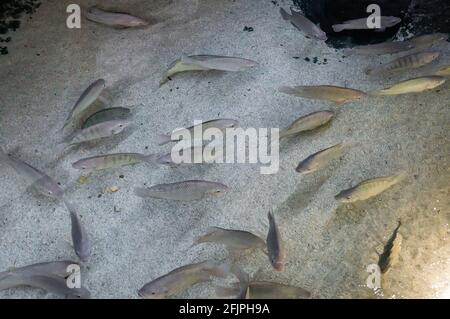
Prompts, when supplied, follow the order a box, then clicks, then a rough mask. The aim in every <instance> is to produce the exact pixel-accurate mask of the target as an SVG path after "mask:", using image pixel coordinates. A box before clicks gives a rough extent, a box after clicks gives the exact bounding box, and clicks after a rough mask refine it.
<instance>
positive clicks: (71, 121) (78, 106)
mask: <svg viewBox="0 0 450 319" xmlns="http://www.w3.org/2000/svg"><path fill="white" fill-rule="evenodd" d="M105 87H106V82H105V80H103V79H99V80H97V81H95V82H94V83H92V84H91V85H89V87H88V88H87V89H86V90H85V91H84V92H83V94H81V96H80V98H79V99H78V101H77V102H76V103H75V105H74V107H73V108H72V110H71V111H70V113H69V116H68V117H67V119H66V122H65V123H64V127H63V131H65V130H66V129H68V127H69V126H72V127H73V128H78V127H79V126H81V124H82V122H83V121H84V120H85V119H86V118H87V117H89V115H90V114H92V113H95V112H96V111H98V110H99V109H102V108H103V106H104V105H103V104H102V103H101V102H98V103H94V102H96V101H98V99H99V97H100V94H101V93H102V92H103V90H104V89H105ZM91 105H92V106H91Z"/></svg>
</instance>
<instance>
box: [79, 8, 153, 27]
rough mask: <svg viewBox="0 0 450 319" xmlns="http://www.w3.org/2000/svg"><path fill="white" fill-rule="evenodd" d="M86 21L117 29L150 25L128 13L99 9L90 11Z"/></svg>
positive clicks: (90, 9)
mask: <svg viewBox="0 0 450 319" xmlns="http://www.w3.org/2000/svg"><path fill="white" fill-rule="evenodd" d="M86 19H88V20H90V21H93V22H97V23H100V24H104V25H107V26H111V27H116V28H137V27H145V26H148V25H149V22H148V21H146V20H144V19H141V18H138V17H135V16H132V15H129V14H127V13H120V12H109V11H105V10H102V9H99V8H97V7H91V8H89V9H88V11H87V13H86Z"/></svg>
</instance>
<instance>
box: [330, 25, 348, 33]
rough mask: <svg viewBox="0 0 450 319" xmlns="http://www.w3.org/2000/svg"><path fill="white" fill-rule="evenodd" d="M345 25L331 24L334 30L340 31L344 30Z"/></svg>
mask: <svg viewBox="0 0 450 319" xmlns="http://www.w3.org/2000/svg"><path fill="white" fill-rule="evenodd" d="M344 28H345V26H344V25H343V24H335V25H333V31H334V32H342V31H344Z"/></svg>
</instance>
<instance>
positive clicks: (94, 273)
mask: <svg viewBox="0 0 450 319" xmlns="http://www.w3.org/2000/svg"><path fill="white" fill-rule="evenodd" d="M79 2H80V4H82V5H86V6H87V5H88V4H89V5H90V4H93V3H94V2H95V1H79ZM97 2H98V3H103V1H97ZM69 3H71V1H66V0H61V1H60V0H58V1H55V0H53V1H50V0H48V1H44V2H43V4H42V6H41V8H40V9H39V10H38V12H37V13H36V14H35V15H34V16H33V19H32V20H29V21H27V22H24V23H23V26H22V27H21V29H19V30H18V31H17V32H16V33H15V34H14V39H13V41H12V42H11V43H10V44H9V51H10V54H8V55H6V56H2V57H0V74H1V76H2V78H1V85H0V139H1V143H0V145H1V147H2V148H3V149H4V150H5V151H7V152H11V153H14V154H16V155H20V156H21V158H22V159H24V160H25V161H27V162H29V163H30V164H32V165H34V166H36V167H39V168H40V169H43V170H44V171H46V172H47V173H48V174H49V175H50V176H52V177H54V178H55V179H56V180H57V181H59V182H60V183H61V184H62V185H63V187H64V188H65V189H66V192H67V197H68V198H69V199H70V200H71V201H72V202H73V203H74V204H76V206H77V209H78V212H79V214H80V215H81V216H82V220H83V222H84V223H85V225H86V227H87V229H88V231H89V233H90V235H91V237H92V241H93V245H94V250H93V255H92V257H91V259H90V260H89V262H87V263H85V264H84V266H83V267H84V269H83V278H82V279H83V282H84V284H85V286H86V287H87V288H88V289H90V291H91V292H92V296H93V297H94V298H137V297H138V296H137V293H136V291H137V290H138V289H139V288H140V287H141V286H142V285H143V284H144V283H146V282H148V281H150V280H152V279H154V278H156V277H158V276H160V275H163V274H165V273H167V272H168V271H170V270H172V269H174V268H177V267H179V266H182V265H185V264H188V263H192V262H198V261H202V260H207V259H211V260H217V261H229V262H236V263H239V264H241V265H242V266H243V267H244V268H245V269H246V270H247V271H248V272H249V273H250V275H251V277H252V278H254V279H255V280H274V281H278V282H282V283H286V284H292V285H299V286H301V287H304V288H305V289H308V290H310V291H311V292H312V293H313V295H314V296H315V297H318V298H343V297H358V298H361V297H370V298H372V297H375V298H378V297H385V298H390V297H396V298H403V297H405V298H411V297H421V298H422V297H423V298H431V297H443V296H447V297H448V295H449V293H450V291H449V290H450V288H449V287H450V282H449V278H450V276H449V274H450V264H449V261H450V260H449V256H450V245H449V231H450V228H449V219H450V212H449V207H450V203H449V177H450V166H449V163H450V160H449V153H450V152H449V151H450V147H449V123H450V118H449V117H450V112H449V109H448V108H449V105H448V101H449V98H450V91H449V85H450V84H446V85H444V86H442V87H441V88H439V89H438V90H434V91H431V92H428V93H424V94H413V95H405V96H398V97H388V98H367V99H364V100H362V101H360V102H355V103H351V104H347V105H345V106H342V107H338V108H335V107H334V106H333V105H330V104H328V103H323V102H318V101H309V100H303V99H300V98H296V97H292V96H288V95H284V94H281V93H278V92H277V88H278V86H280V85H296V84H297V85H301V84H303V85H312V84H333V85H340V86H349V87H353V88H356V89H361V90H365V91H370V90H374V89H377V88H381V87H385V86H387V85H389V84H391V83H395V82H397V81H399V80H401V79H406V78H409V77H414V76H418V75H420V74H427V73H429V72H431V71H432V70H434V69H435V68H436V67H437V64H436V63H435V64H433V65H432V66H430V67H427V68H424V69H421V70H419V71H415V72H410V73H408V74H406V75H404V76H403V77H402V76H396V77H392V78H387V77H384V78H383V77H378V78H377V77H372V78H369V77H367V76H366V75H365V73H364V70H365V69H366V68H367V67H369V66H373V65H376V64H378V63H380V62H383V61H388V60H390V59H392V57H383V58H378V57H375V58H368V57H357V56H355V57H351V58H343V57H342V55H343V54H342V52H339V51H336V50H334V49H332V48H329V47H327V46H326V45H325V44H324V43H320V42H315V41H311V40H308V39H305V38H304V37H303V36H302V35H301V34H300V33H299V32H298V31H297V30H296V29H295V28H293V27H292V26H290V25H289V24H288V23H286V22H285V21H283V20H282V19H281V18H280V15H279V12H278V10H279V7H278V6H277V5H274V4H273V3H272V2H271V1H257V0H254V1H244V0H238V1H219V0H208V1H203V0H199V1H196V0H180V1H163V0H160V1H144V0H132V1H111V3H112V4H111V8H114V9H119V10H123V11H128V12H130V13H134V14H136V15H140V16H143V17H144V18H149V19H150V18H152V19H154V20H155V23H156V24H154V25H152V26H151V27H149V28H147V29H140V30H115V29H110V28H106V27H103V26H100V25H97V24H94V23H90V22H87V21H84V20H83V24H82V29H81V30H69V29H68V28H67V27H66V25H65V19H66V17H67V15H66V13H65V9H66V6H67V5H68V4H69ZM278 3H279V4H281V5H283V6H284V7H287V6H288V5H289V4H290V2H288V1H278ZM245 26H248V27H253V29H254V31H253V32H244V31H243V29H244V27H245ZM434 50H438V51H440V52H441V53H442V57H441V59H440V60H439V62H438V63H440V64H444V63H449V62H450V61H449V59H448V53H449V51H450V49H449V44H448V43H445V44H442V45H439V46H436V47H435V48H434ZM182 54H219V55H231V56H240V57H246V58H250V59H254V60H256V61H258V62H259V63H260V66H259V67H258V68H256V69H253V70H251V71H249V72H245V73H227V74H222V73H215V72H212V73H208V74H183V75H179V76H176V77H175V78H174V80H173V81H170V82H169V83H168V84H166V85H165V86H163V87H162V88H160V89H159V88H158V83H159V81H160V80H161V77H162V75H163V73H164V71H165V70H166V68H167V66H168V65H169V64H170V63H171V62H172V61H173V60H175V59H177V58H179V57H180V56H181V55H182ZM294 57H298V58H294ZM306 57H309V58H310V59H311V62H307V61H305V60H304V58H306ZM314 57H318V60H319V61H323V60H324V59H327V63H326V64H318V63H316V64H315V63H313V62H312V61H313V59H314ZM98 78H104V79H105V80H106V81H107V85H108V87H109V89H110V91H111V96H112V99H113V103H112V106H126V107H130V108H132V109H133V112H135V128H134V130H133V131H131V132H129V133H127V134H124V135H122V136H120V137H117V138H114V139H111V140H108V141H102V142H99V143H97V144H93V145H87V146H82V147H78V148H75V149H73V150H72V151H70V152H67V153H66V154H64V156H61V154H60V153H58V152H57V151H56V147H55V145H56V143H57V140H58V136H57V131H58V129H59V128H60V127H61V126H62V124H63V122H64V120H65V118H66V117H67V114H68V112H69V110H70V109H71V108H72V106H73V104H74V103H75V101H76V100H77V99H78V97H79V95H80V94H81V92H82V91H83V90H84V89H85V88H86V87H87V85H88V84H89V83H91V82H93V81H94V80H96V79H98ZM333 108H334V109H335V111H336V112H337V117H336V119H335V120H334V121H333V122H332V124H331V125H329V126H327V127H326V128H323V129H320V130H318V131H316V132H313V133H308V134H303V135H301V136H298V137H295V138H292V139H290V140H289V141H284V142H283V143H282V145H281V154H280V157H281V164H280V165H281V167H280V171H279V172H278V173H277V174H275V175H261V174H260V173H259V166H258V165H245V164H236V165H207V166H195V167H194V166H184V167H179V168H168V167H158V166H155V165H149V164H140V165H136V166H132V167H126V168H121V169H116V170H109V171H103V172H98V173H94V174H92V175H91V176H90V177H89V179H88V182H87V183H86V184H80V183H79V182H78V179H79V177H80V175H81V174H80V172H79V171H77V170H75V169H73V168H72V167H71V163H73V162H74V161H76V160H78V159H79V158H81V157H85V156H90V155H97V154H99V153H107V152H140V153H144V154H150V153H160V152H166V151H169V150H170V146H169V145H166V146H164V147H160V146H158V145H157V142H156V136H157V135H158V134H161V133H165V132H168V131H170V130H172V129H174V128H176V127H182V126H190V125H192V124H193V121H194V120H209V119H214V118H217V117H223V118H235V119H238V120H239V121H240V122H241V125H242V126H243V127H256V128H258V127H262V128H265V127H281V128H284V127H286V126H287V125H289V124H290V123H291V122H292V121H293V120H294V119H296V118H297V117H299V116H301V115H304V114H307V113H310V112H313V111H318V110H324V109H333ZM341 141H345V142H349V143H355V146H354V147H353V148H352V149H351V150H350V151H349V152H348V153H347V154H346V155H344V156H343V157H342V158H341V159H340V160H338V161H335V162H334V163H333V164H332V165H331V166H330V167H328V168H327V169H324V170H322V171H320V172H317V173H316V174H313V175H307V176H300V175H299V174H297V173H296V172H295V171H294V168H295V167H296V165H297V164H298V162H299V161H300V160H302V159H303V158H305V157H306V156H308V155H310V154H311V153H314V152H316V151H318V150H320V149H322V148H325V147H327V146H330V145H334V144H336V143H339V142H341ZM398 172H405V173H406V174H407V178H406V179H405V180H404V181H403V182H401V183H400V184H398V185H396V186H394V187H393V188H391V189H390V190H388V191H386V192H384V193H383V194H381V195H379V196H377V197H375V198H372V199H370V200H367V201H365V202H361V203H356V204H352V205H339V204H338V203H337V202H336V201H335V200H334V195H336V194H337V193H339V192H340V191H341V190H342V189H345V188H348V187H350V186H352V185H355V184H356V183H359V182H360V181H362V180H365V179H368V178H372V177H376V176H382V175H389V174H395V173H398ZM0 175H1V178H0V183H1V184H0V185H1V189H2V192H0V205H1V206H0V269H7V268H9V267H12V266H22V265H26V264H30V263H35V262H41V261H49V260H55V259H58V260H59V259H76V256H75V254H74V252H73V250H72V248H71V246H70V242H71V239H70V219H69V215H68V213H67V211H66V210H65V208H64V206H63V205H62V203H58V202H56V201H52V200H49V199H47V198H44V197H42V196H40V195H38V194H36V193H35V192H33V191H29V189H28V188H27V185H26V184H25V183H24V180H23V179H22V178H21V177H19V176H17V175H16V174H15V173H14V171H13V170H12V169H11V168H9V167H7V166H6V165H4V164H3V163H0ZM121 175H123V178H120V177H119V176H121ZM184 179H205V180H211V181H219V182H222V183H224V184H226V185H228V186H229V187H230V188H231V190H230V191H229V193H228V194H227V195H226V196H223V197H220V198H212V199H207V200H203V201H198V202H190V203H177V202H169V201H163V200H145V201H144V200H142V199H140V198H137V197H136V196H134V194H133V188H134V187H141V186H144V185H152V184H159V183H167V182H174V181H180V180H184ZM112 186H116V187H118V188H119V191H118V192H115V193H110V192H108V191H107V189H108V188H110V187H112ZM269 209H273V210H274V212H275V214H276V215H277V216H278V222H279V224H280V227H281V231H282V235H283V238H284V240H285V245H286V251H287V266H286V270H285V272H283V273H276V272H274V271H273V270H272V268H271V266H270V264H269V262H268V260H267V257H266V256H265V255H264V254H262V253H261V252H250V253H242V254H235V253H233V254H229V253H228V252H227V251H225V250H224V249H223V247H220V246H214V245H206V244H205V245H201V246H197V247H194V248H190V246H191V244H192V240H193V238H194V237H195V236H198V235H200V234H202V233H204V231H205V230H206V229H207V228H208V227H209V226H221V227H228V228H236V229H245V230H249V231H252V232H255V233H257V234H260V235H261V236H265V233H266V231H267V217H266V216H267V212H268V210H269ZM399 219H401V220H402V223H403V226H402V228H400V233H401V234H402V236H403V245H402V250H401V253H400V258H399V262H398V263H397V264H396V265H395V266H394V267H392V269H391V270H390V271H389V272H388V273H387V274H386V275H384V276H383V283H382V284H383V290H382V294H374V292H373V291H372V290H370V289H368V288H367V287H365V284H366V278H367V276H368V273H367V272H366V267H367V266H368V265H369V264H372V263H376V262H377V260H378V256H377V255H376V253H375V251H378V252H380V251H381V250H382V248H383V243H384V242H386V240H387V239H388V238H389V236H390V235H391V233H392V231H393V230H394V228H395V226H396V225H397V221H398V220H399ZM212 288H213V285H211V284H202V285H199V286H197V287H194V288H193V289H192V290H190V291H188V292H186V293H185V294H182V295H179V296H177V297H181V298H187V297H189V298H197V297H207V298H214V297H215V295H214V290H213V289H212ZM445 294H446V295H445ZM45 296H46V294H45V293H44V292H42V291H40V290H36V289H25V288H20V289H11V290H7V291H3V292H0V298H35V297H45Z"/></svg>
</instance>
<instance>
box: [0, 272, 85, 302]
mask: <svg viewBox="0 0 450 319" xmlns="http://www.w3.org/2000/svg"><path fill="white" fill-rule="evenodd" d="M21 286H30V287H34V288H40V289H44V290H45V291H47V292H49V293H52V294H55V295H57V296H60V297H65V298H77V299H89V298H90V296H91V294H90V292H89V291H88V290H87V289H86V288H83V287H81V288H69V287H68V285H67V279H66V278H64V277H60V276H55V275H51V274H31V273H14V272H11V273H9V274H8V275H7V276H6V277H4V278H3V279H1V280H0V290H5V289H10V288H15V287H21Z"/></svg>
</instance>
